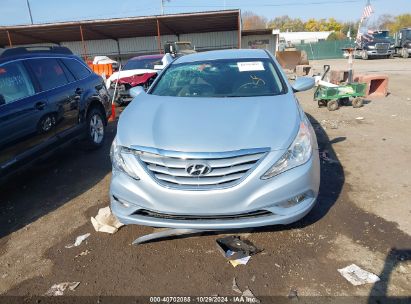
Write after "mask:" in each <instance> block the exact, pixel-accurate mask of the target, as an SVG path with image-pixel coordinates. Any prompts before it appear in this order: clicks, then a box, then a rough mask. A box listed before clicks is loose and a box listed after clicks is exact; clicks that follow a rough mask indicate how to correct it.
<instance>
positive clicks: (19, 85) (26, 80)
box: [0, 62, 35, 106]
mask: <svg viewBox="0 0 411 304" xmlns="http://www.w3.org/2000/svg"><path fill="white" fill-rule="evenodd" d="M34 93H35V92H34V88H33V84H32V82H31V79H30V77H29V75H28V73H27V71H26V69H25V68H24V66H23V64H22V63H21V62H13V63H8V64H4V65H1V66H0V106H1V105H3V104H7V103H11V102H13V101H16V100H19V99H22V98H25V97H28V96H31V95H34Z"/></svg>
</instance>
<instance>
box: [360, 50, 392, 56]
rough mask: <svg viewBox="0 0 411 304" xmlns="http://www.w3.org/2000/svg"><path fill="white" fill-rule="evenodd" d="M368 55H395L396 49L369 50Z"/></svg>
mask: <svg viewBox="0 0 411 304" xmlns="http://www.w3.org/2000/svg"><path fill="white" fill-rule="evenodd" d="M367 54H368V56H369V57H370V56H389V55H394V54H395V50H388V51H384V52H381V51H378V50H368V51H367Z"/></svg>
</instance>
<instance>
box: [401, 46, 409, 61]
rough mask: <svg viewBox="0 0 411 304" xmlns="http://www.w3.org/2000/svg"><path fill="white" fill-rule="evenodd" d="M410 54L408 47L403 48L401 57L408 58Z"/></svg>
mask: <svg viewBox="0 0 411 304" xmlns="http://www.w3.org/2000/svg"><path fill="white" fill-rule="evenodd" d="M408 56H409V54H408V50H407V49H406V48H402V49H401V57H402V58H404V59H407V58H408Z"/></svg>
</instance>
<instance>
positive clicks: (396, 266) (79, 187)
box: [0, 58, 411, 303]
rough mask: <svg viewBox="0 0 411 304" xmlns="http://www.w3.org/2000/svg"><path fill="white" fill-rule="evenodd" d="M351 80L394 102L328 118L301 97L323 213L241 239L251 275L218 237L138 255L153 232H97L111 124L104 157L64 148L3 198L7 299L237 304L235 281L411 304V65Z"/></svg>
mask: <svg viewBox="0 0 411 304" xmlns="http://www.w3.org/2000/svg"><path fill="white" fill-rule="evenodd" d="M326 63H327V64H331V67H332V68H334V69H339V68H345V67H346V65H347V64H346V60H342V59H341V60H327V61H317V62H313V63H312V64H313V65H314V66H315V68H316V69H317V70H318V71H320V70H321V68H322V65H323V64H326ZM355 70H356V71H357V72H378V73H384V74H388V75H389V81H390V83H389V92H390V94H389V96H388V97H386V98H382V99H375V100H371V101H369V102H367V104H365V106H364V107H362V108H360V109H354V108H352V107H350V106H346V107H342V108H341V109H340V110H338V111H335V112H329V111H328V110H327V109H326V108H318V106H317V104H316V102H314V101H313V99H312V96H313V91H310V92H305V93H299V94H298V98H299V100H300V102H301V104H302V106H303V107H304V109H305V111H306V112H307V114H309V116H310V119H311V121H312V123H313V126H314V128H315V129H316V132H317V136H318V141H319V146H320V152H322V151H327V153H328V155H329V158H330V159H331V161H324V160H323V161H322V167H321V171H322V172H321V174H322V175H321V188H320V195H319V198H318V204H317V205H316V207H315V208H314V209H313V210H312V212H310V213H309V214H308V215H307V216H306V217H305V218H304V219H303V220H301V221H300V222H298V223H295V224H293V225H289V226H278V227H267V228H264V229H255V230H247V231H238V232H233V234H237V235H240V236H242V237H243V238H245V239H248V240H250V241H252V242H253V243H254V244H255V245H257V246H258V247H261V248H264V251H263V252H261V253H259V254H257V255H255V256H253V257H252V258H251V260H250V261H249V262H248V264H247V265H245V266H243V265H240V266H238V267H236V268H234V267H233V266H231V264H229V263H228V262H227V261H226V260H225V259H224V258H223V256H222V255H221V253H220V252H219V251H218V250H217V247H216V243H215V240H216V238H218V237H219V236H221V235H217V234H213V233H209V234H204V235H195V236H192V237H184V238H178V239H169V240H163V241H158V242H152V243H148V244H144V245H140V246H138V247H136V246H133V245H131V242H132V241H133V240H134V239H135V238H137V237H139V236H142V235H144V234H147V233H151V232H153V231H154V229H153V228H149V227H140V226H127V227H123V228H121V229H120V230H119V231H118V232H117V233H116V234H114V235H109V234H104V233H97V232H95V231H94V229H93V227H92V225H91V223H90V217H91V216H95V215H96V214H97V211H98V209H99V208H101V207H105V206H107V205H108V203H109V198H108V189H109V182H110V175H111V172H110V170H111V165H110V159H109V148H110V144H111V141H112V139H113V137H114V135H115V132H116V127H115V124H111V125H110V127H109V130H108V131H109V136H108V138H107V141H106V144H105V146H104V148H103V149H101V150H99V151H94V152H89V151H85V150H82V149H81V148H79V147H78V146H77V145H73V146H70V147H68V148H64V149H62V150H61V151H59V152H58V153H57V154H56V155H54V156H52V157H51V158H49V159H47V160H46V161H42V162H41V163H39V164H37V165H35V166H34V167H33V168H31V169H29V170H26V171H24V172H21V173H19V174H18V175H16V176H15V177H13V178H12V179H11V180H9V181H8V182H7V183H5V184H3V185H1V186H0V208H1V209H0V222H1V225H0V294H3V295H23V296H26V297H31V296H36V295H43V294H44V293H45V292H46V291H47V290H48V289H49V288H50V287H51V286H52V285H53V284H55V283H60V282H67V281H69V282H75V281H79V282H81V283H80V285H79V286H78V287H77V288H76V289H75V290H74V291H66V293H65V294H66V295H70V296H84V295H92V296H105V295H110V296H112V295H114V296H116V295H120V296H138V295H143V296H153V295H156V296H159V295H163V296H177V295H180V296H181V295H187V296H188V295H190V296H197V295H203V296H211V295H227V296H235V295H238V294H237V293H236V292H235V291H233V288H232V285H233V279H234V278H236V282H237V284H238V287H239V288H240V289H241V290H244V289H246V287H248V288H249V289H250V290H251V291H252V293H253V294H254V295H255V296H256V297H257V298H263V297H264V296H284V297H287V296H288V295H289V294H290V291H291V294H293V295H294V296H295V295H296V294H297V295H298V297H299V298H300V299H302V298H304V296H333V297H335V296H360V297H359V298H356V300H355V302H360V300H363V301H364V302H367V301H368V300H369V299H370V298H369V297H370V296H382V297H383V298H382V299H385V300H387V301H388V300H390V299H391V300H392V299H394V300H395V299H401V300H403V301H407V300H409V299H410V297H411V221H410V219H411V203H410V196H411V128H410V125H411V80H410V79H411V59H408V60H404V59H399V58H398V59H387V60H370V61H361V60H356V61H355ZM358 117H362V118H363V119H362V120H360V119H357V118H358ZM85 233H91V236H90V237H89V238H88V239H87V240H86V241H85V242H84V243H83V244H81V245H80V246H79V247H74V248H70V249H67V248H65V245H67V244H70V243H73V242H74V240H75V238H76V237H77V236H78V235H81V234H85ZM86 250H88V251H89V253H88V254H87V255H81V256H79V254H80V253H82V252H84V251H86ZM350 264H357V265H358V266H360V267H362V268H364V269H365V270H368V271H370V272H373V273H375V274H377V275H378V276H379V277H380V278H381V281H380V282H377V283H375V284H366V285H362V286H353V285H351V284H350V283H349V282H348V281H346V280H345V279H344V278H343V277H342V276H341V275H340V274H339V272H338V271H337V269H339V268H343V267H345V266H348V265H350ZM398 297H402V298H398ZM318 299H320V298H318ZM334 299H335V298H334ZM330 301H331V300H330ZM0 302H1V298H0ZM331 302H333V301H331ZM382 303H384V301H382Z"/></svg>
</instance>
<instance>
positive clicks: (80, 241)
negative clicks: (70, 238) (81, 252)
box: [65, 233, 90, 248]
mask: <svg viewBox="0 0 411 304" xmlns="http://www.w3.org/2000/svg"><path fill="white" fill-rule="evenodd" d="M89 236H90V233H86V234H83V235H80V236H78V237H77V238H76V241H75V242H74V244H70V245H66V246H65V247H66V248H73V247H77V246H80V245H81V243H82V242H83V241H84V240H86V239H87V238H88V237H89Z"/></svg>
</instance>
